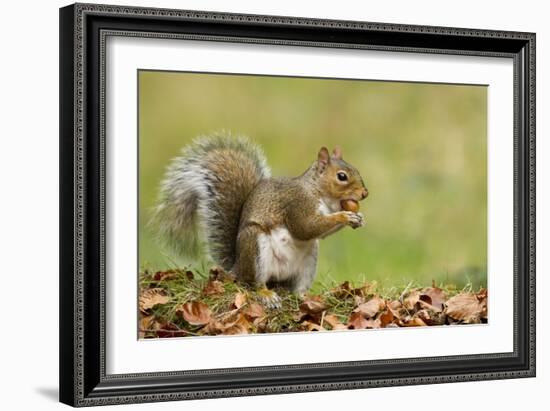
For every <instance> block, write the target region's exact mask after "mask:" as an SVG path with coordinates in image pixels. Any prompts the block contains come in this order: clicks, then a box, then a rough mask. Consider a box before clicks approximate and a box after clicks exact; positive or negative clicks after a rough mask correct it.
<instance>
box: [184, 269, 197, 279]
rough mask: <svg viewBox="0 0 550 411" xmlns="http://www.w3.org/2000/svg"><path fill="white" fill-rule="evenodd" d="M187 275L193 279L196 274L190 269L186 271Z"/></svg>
mask: <svg viewBox="0 0 550 411" xmlns="http://www.w3.org/2000/svg"><path fill="white" fill-rule="evenodd" d="M185 276H186V277H187V279H188V280H189V281H191V280H193V279H194V278H195V275H194V274H193V271H190V270H186V271H185Z"/></svg>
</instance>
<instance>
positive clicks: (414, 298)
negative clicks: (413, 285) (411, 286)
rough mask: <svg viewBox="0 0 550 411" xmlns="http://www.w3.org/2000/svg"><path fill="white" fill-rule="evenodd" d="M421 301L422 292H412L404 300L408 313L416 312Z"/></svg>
mask: <svg viewBox="0 0 550 411" xmlns="http://www.w3.org/2000/svg"><path fill="white" fill-rule="evenodd" d="M419 300H420V292H419V291H418V290H412V291H410V292H409V293H408V294H407V296H406V297H405V298H404V299H403V307H405V309H407V310H408V311H414V308H415V306H416V303H417V302H418V301H419Z"/></svg>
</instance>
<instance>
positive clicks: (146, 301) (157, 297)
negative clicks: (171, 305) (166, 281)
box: [139, 288, 170, 313]
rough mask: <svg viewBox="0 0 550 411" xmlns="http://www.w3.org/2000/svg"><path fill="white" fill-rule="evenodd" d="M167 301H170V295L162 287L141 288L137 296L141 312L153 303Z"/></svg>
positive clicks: (164, 302)
mask: <svg viewBox="0 0 550 411" xmlns="http://www.w3.org/2000/svg"><path fill="white" fill-rule="evenodd" d="M168 301H170V297H169V296H168V295H166V291H165V290H164V288H148V289H146V290H142V292H141V294H140V296H139V309H140V311H141V312H143V313H146V312H147V310H149V309H151V308H153V307H154V306H155V305H157V304H166V303H167V302H168Z"/></svg>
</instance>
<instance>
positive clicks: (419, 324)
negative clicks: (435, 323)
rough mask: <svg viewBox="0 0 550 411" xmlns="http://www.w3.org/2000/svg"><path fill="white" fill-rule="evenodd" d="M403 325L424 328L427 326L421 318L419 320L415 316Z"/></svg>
mask: <svg viewBox="0 0 550 411" xmlns="http://www.w3.org/2000/svg"><path fill="white" fill-rule="evenodd" d="M403 325H404V326H405V327H425V326H427V324H426V323H425V322H424V321H423V320H422V319H421V318H419V317H417V316H414V317H411V318H408V319H406V320H405V321H404V322H403Z"/></svg>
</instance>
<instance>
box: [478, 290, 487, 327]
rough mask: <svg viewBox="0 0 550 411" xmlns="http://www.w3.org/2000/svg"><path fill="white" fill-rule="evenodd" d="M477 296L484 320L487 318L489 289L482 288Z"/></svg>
mask: <svg viewBox="0 0 550 411" xmlns="http://www.w3.org/2000/svg"><path fill="white" fill-rule="evenodd" d="M476 297H477V299H478V301H479V304H480V305H481V314H480V317H481V319H483V320H487V289H486V288H482V289H481V290H480V291H479V292H478V293H477V294H476Z"/></svg>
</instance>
